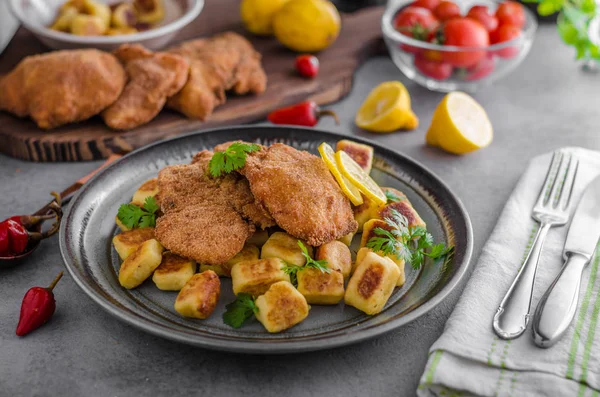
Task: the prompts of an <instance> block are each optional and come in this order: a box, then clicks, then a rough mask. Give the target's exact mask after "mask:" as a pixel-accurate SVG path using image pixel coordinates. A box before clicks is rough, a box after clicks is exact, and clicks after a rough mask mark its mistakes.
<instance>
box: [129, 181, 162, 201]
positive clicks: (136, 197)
mask: <svg viewBox="0 0 600 397" xmlns="http://www.w3.org/2000/svg"><path fill="white" fill-rule="evenodd" d="M157 194H158V178H152V179H149V180H147V181H146V182H144V183H142V185H141V186H140V187H139V188H138V190H136V191H135V193H133V199H131V204H135V205H137V206H140V207H142V206H143V205H144V202H145V201H146V197H155V196H156V195H157Z"/></svg>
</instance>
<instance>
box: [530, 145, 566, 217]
mask: <svg viewBox="0 0 600 397" xmlns="http://www.w3.org/2000/svg"><path fill="white" fill-rule="evenodd" d="M561 155H562V153H561V152H560V151H556V152H554V153H553V154H552V160H551V161H550V165H549V166H548V172H547V173H546V178H545V179H544V183H543V184H542V187H541V189H540V194H539V195H538V199H537V203H536V206H542V205H544V204H545V203H546V201H547V198H548V197H549V196H548V193H549V191H550V182H551V181H552V176H553V175H554V170H555V169H556V166H557V165H558V162H559V160H560V158H561Z"/></svg>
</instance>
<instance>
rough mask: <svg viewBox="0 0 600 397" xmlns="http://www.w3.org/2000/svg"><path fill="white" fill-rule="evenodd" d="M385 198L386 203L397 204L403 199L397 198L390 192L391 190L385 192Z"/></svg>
mask: <svg viewBox="0 0 600 397" xmlns="http://www.w3.org/2000/svg"><path fill="white" fill-rule="evenodd" d="M384 193H385V197H387V203H388V204H390V203H399V202H400V201H403V200H404V198H402V197H400V196H398V195H397V194H396V193H394V192H392V191H391V190H386V191H385V192H384Z"/></svg>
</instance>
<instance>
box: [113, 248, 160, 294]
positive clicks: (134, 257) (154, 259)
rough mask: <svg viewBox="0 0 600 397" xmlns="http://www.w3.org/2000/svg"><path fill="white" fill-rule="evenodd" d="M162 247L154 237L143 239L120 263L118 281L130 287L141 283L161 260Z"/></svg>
mask: <svg viewBox="0 0 600 397" xmlns="http://www.w3.org/2000/svg"><path fill="white" fill-rule="evenodd" d="M163 251H164V248H163V246H162V245H160V243H159V242H158V241H157V240H155V239H150V240H147V241H144V242H143V243H142V244H140V246H139V247H137V249H136V250H135V251H134V252H133V253H132V254H131V255H129V256H128V257H127V259H125V261H124V262H123V263H121V268H120V269H119V283H120V284H121V286H123V287H125V288H127V289H132V288H135V287H137V286H138V285H140V284H142V283H143V282H144V281H145V280H146V279H147V278H148V277H150V276H151V275H152V273H153V272H154V270H156V268H157V267H158V266H159V265H160V262H161V261H162V253H163Z"/></svg>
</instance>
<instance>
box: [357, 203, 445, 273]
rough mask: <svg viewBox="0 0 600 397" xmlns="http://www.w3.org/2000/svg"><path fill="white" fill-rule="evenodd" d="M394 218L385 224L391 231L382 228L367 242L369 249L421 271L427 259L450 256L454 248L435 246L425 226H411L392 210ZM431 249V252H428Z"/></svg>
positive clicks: (402, 216)
mask: <svg viewBox="0 0 600 397" xmlns="http://www.w3.org/2000/svg"><path fill="white" fill-rule="evenodd" d="M391 212H392V216H391V217H386V218H385V219H384V220H385V223H387V225H388V226H389V227H390V229H391V230H386V229H384V228H382V227H377V228H375V229H374V233H375V236H374V237H371V238H370V239H369V241H368V242H367V247H368V248H371V249H372V250H373V251H375V252H381V253H383V254H384V255H390V256H394V257H396V258H397V259H403V260H404V261H405V262H408V263H410V264H411V265H412V267H413V269H415V270H416V269H419V268H420V267H421V265H422V264H423V262H424V260H425V258H426V257H429V258H431V259H438V258H441V257H443V256H446V255H448V254H450V253H451V252H452V251H453V250H454V247H446V246H445V245H444V244H443V243H440V244H435V245H434V244H433V236H432V235H431V234H430V233H428V232H427V229H426V228H425V227H423V226H409V224H408V220H407V219H406V217H405V216H404V215H402V214H401V213H399V212H398V211H396V210H395V209H392V211H391ZM427 249H429V251H427Z"/></svg>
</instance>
